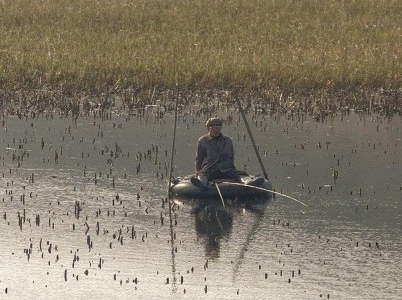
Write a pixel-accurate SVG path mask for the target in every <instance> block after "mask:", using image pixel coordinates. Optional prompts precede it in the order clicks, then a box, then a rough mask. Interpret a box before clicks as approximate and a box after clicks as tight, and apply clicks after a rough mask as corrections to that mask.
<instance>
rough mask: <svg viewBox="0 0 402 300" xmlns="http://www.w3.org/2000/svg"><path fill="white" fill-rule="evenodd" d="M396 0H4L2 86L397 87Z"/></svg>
mask: <svg viewBox="0 0 402 300" xmlns="http://www.w3.org/2000/svg"><path fill="white" fill-rule="evenodd" d="M401 15H402V2H401V1H392V0H355V1H341V0H340V1H334V0H332V1H330V0H304V1H297V0H294V1H291V0H270V1H267V0H247V1H246V0H228V1H221V0H208V1H204V0H194V1H187V0H136V1H132V0H116V1H109V0H58V1H51V0H2V1H0V83H1V86H2V87H3V90H8V91H10V90H29V89H35V88H39V87H43V86H47V87H50V88H52V89H55V88H56V89H61V90H65V91H68V92H79V91H86V92H103V91H110V90H124V89H126V88H129V87H134V88H136V89H140V90H141V89H150V90H152V89H153V88H154V87H155V86H157V87H159V88H161V89H164V88H173V87H174V85H175V83H176V81H179V82H180V84H181V86H182V87H187V88H189V89H201V90H202V89H231V88H233V87H239V88H241V89H245V90H255V89H261V88H262V89H279V90H284V91H289V92H292V91H299V90H300V91H305V92H309V91H314V90H319V89H324V90H337V89H342V90H351V89H352V90H361V89H366V90H370V89H378V88H383V89H387V90H392V89H394V90H395V89H398V88H401V86H402V81H401V76H400V74H402V47H401V45H402V18H401V17H400V16H401Z"/></svg>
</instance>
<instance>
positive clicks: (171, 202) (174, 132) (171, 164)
mask: <svg viewBox="0 0 402 300" xmlns="http://www.w3.org/2000/svg"><path fill="white" fill-rule="evenodd" d="M178 107H179V84H178V83H177V91H176V103H175V109H174V126H173V140H172V154H171V156H170V170H169V183H168V191H167V192H168V199H169V221H170V243H171V252H172V274H173V288H174V287H175V284H176V264H175V256H174V235H173V218H172V209H173V201H172V193H171V192H170V188H171V184H172V178H173V158H174V153H175V149H176V145H175V144H176V130H177V111H178Z"/></svg>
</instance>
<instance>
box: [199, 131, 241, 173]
mask: <svg viewBox="0 0 402 300" xmlns="http://www.w3.org/2000/svg"><path fill="white" fill-rule="evenodd" d="M206 169H208V170H219V171H221V172H227V171H228V170H231V169H235V166H234V150H233V143H232V140H231V139H230V138H229V137H227V136H224V135H222V134H220V135H219V136H218V137H215V138H212V137H211V135H210V134H206V135H204V136H202V137H200V138H199V139H198V145H197V153H196V156H195V170H196V171H197V172H200V171H204V170H206Z"/></svg>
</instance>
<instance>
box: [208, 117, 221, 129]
mask: <svg viewBox="0 0 402 300" xmlns="http://www.w3.org/2000/svg"><path fill="white" fill-rule="evenodd" d="M205 125H206V126H207V127H210V126H212V125H222V119H220V118H216V117H214V118H209V119H208V121H207V123H206V124H205Z"/></svg>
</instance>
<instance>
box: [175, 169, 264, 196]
mask: <svg viewBox="0 0 402 300" xmlns="http://www.w3.org/2000/svg"><path fill="white" fill-rule="evenodd" d="M190 178H191V176H186V177H182V178H178V179H176V180H175V181H174V182H173V184H172V186H171V189H170V190H171V193H172V196H174V197H179V198H192V199H205V198H211V199H212V198H214V199H218V200H219V199H220V198H221V196H222V198H224V199H245V198H247V199H250V198H261V197H269V196H270V195H271V193H270V192H269V191H267V190H272V185H271V183H270V182H269V181H268V180H266V179H264V182H263V183H262V184H261V185H259V186H257V187H254V186H250V185H246V184H239V183H234V182H230V180H225V179H220V180H219V181H215V182H210V183H209V184H208V189H206V190H202V189H200V188H198V187H196V186H194V185H193V184H192V183H191V181H190ZM256 178H258V176H250V175H248V174H246V175H243V176H241V179H242V181H243V182H250V181H252V180H255V179H256ZM216 185H217V186H216ZM219 192H220V193H219Z"/></svg>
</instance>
